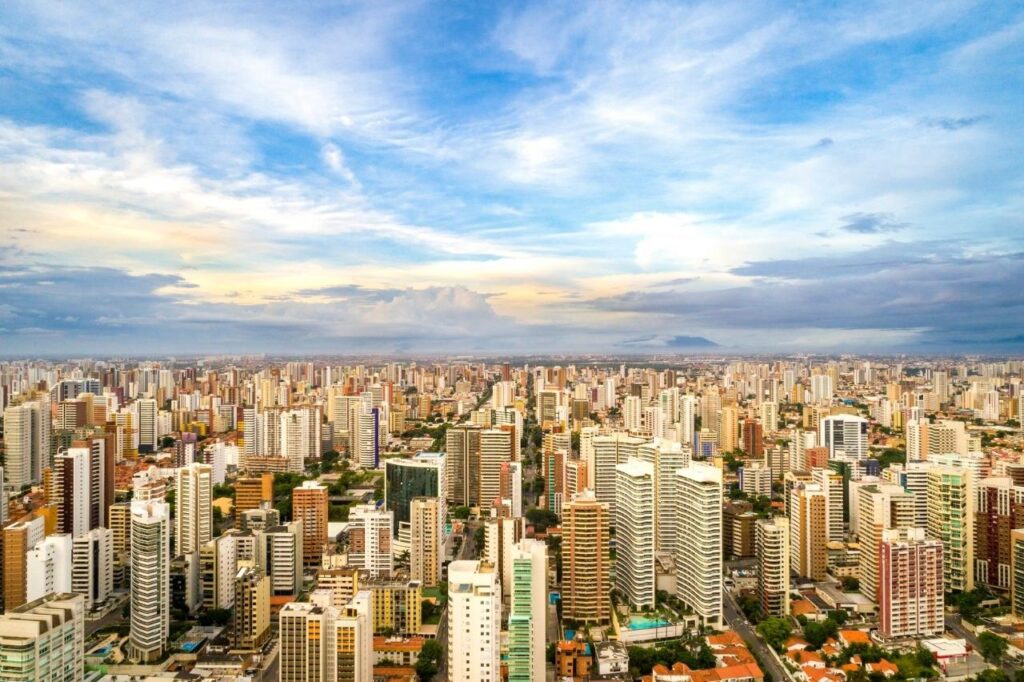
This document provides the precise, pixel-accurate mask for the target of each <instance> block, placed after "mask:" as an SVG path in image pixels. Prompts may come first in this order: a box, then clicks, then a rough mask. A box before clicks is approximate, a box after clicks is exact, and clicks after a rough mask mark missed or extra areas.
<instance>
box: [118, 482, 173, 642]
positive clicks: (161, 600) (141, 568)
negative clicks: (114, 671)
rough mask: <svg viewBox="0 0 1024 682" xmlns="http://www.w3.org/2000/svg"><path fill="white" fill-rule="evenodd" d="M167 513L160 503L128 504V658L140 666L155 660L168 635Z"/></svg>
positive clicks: (164, 505) (169, 563)
mask: <svg viewBox="0 0 1024 682" xmlns="http://www.w3.org/2000/svg"><path fill="white" fill-rule="evenodd" d="M169 511H170V510H169V509H168V507H167V504H166V503H164V502H141V501H133V502H132V540H131V542H132V550H131V581H132V582H131V631H130V633H129V636H128V652H129V653H128V656H129V658H132V659H134V660H138V661H142V662H150V661H154V660H157V659H159V658H160V657H161V656H162V655H163V652H164V644H165V642H166V641H167V637H168V635H169V634H170V625H171V620H170V608H171V595H170V574H169V569H170V565H171V541H170V518H169Z"/></svg>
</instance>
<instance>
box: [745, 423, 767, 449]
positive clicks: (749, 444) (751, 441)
mask: <svg viewBox="0 0 1024 682" xmlns="http://www.w3.org/2000/svg"><path fill="white" fill-rule="evenodd" d="M743 451H744V452H745V453H747V456H748V457H763V456H764V427H763V426H761V422H759V421H756V420H754V419H745V420H744V421H743Z"/></svg>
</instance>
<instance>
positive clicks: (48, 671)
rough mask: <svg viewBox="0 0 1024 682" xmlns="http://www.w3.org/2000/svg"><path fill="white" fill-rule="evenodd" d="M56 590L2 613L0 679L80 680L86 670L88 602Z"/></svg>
mask: <svg viewBox="0 0 1024 682" xmlns="http://www.w3.org/2000/svg"><path fill="white" fill-rule="evenodd" d="M84 601H85V600H84V597H82V595H79V594H65V593H53V594H49V595H46V596H45V597H43V598H42V599H37V600H35V601H33V602H31V603H28V604H23V605H21V606H18V607H17V608H8V609H7V611H6V613H5V614H4V615H2V616H0V661H2V667H0V680H4V682H7V681H10V682H15V681H17V682H79V681H80V680H81V679H82V676H83V671H84V670H85V603H84Z"/></svg>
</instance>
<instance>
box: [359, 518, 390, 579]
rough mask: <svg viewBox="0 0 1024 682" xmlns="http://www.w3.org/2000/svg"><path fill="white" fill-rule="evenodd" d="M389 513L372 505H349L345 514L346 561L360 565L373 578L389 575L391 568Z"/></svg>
mask: <svg viewBox="0 0 1024 682" xmlns="http://www.w3.org/2000/svg"><path fill="white" fill-rule="evenodd" d="M392 516H393V515H392V513H391V512H390V511H387V510H386V509H378V508H377V507H376V506H375V505H372V504H363V505H357V506H354V507H352V508H351V509H350V510H349V513H348V523H349V526H348V563H349V566H355V567H357V568H362V569H364V570H366V571H368V572H369V573H370V576H371V577H373V578H377V577H382V576H383V577H388V576H390V575H391V573H392V572H393V571H394V566H395V564H394V556H393V554H392V552H391V528H392V525H393V523H392Z"/></svg>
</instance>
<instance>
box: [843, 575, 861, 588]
mask: <svg viewBox="0 0 1024 682" xmlns="http://www.w3.org/2000/svg"><path fill="white" fill-rule="evenodd" d="M859 590H860V581H859V580H857V579H856V578H851V577H850V576H846V577H844V578H843V592H857V591H859Z"/></svg>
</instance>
